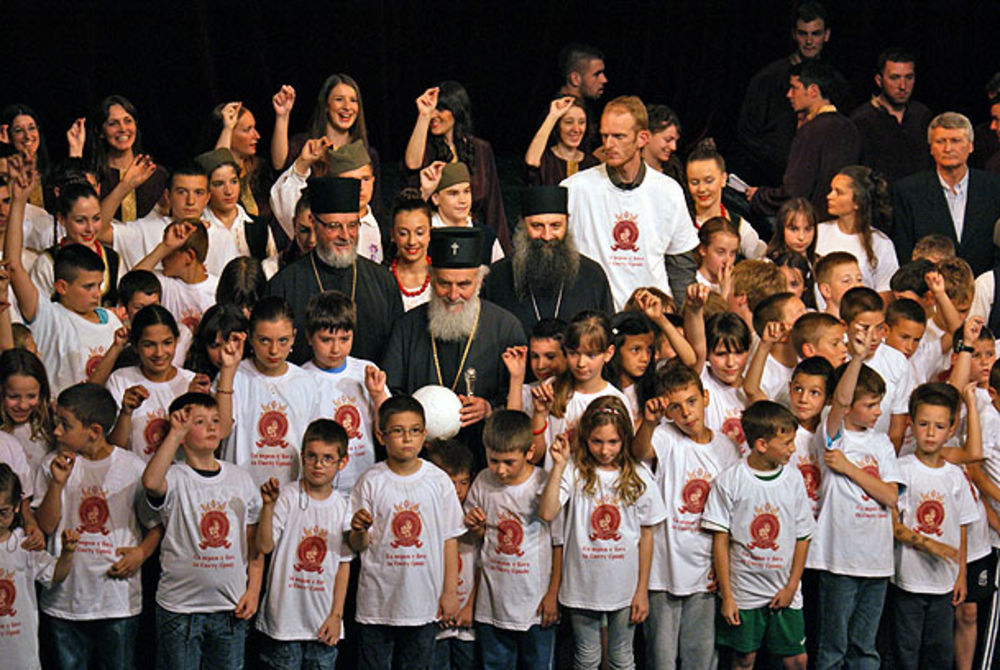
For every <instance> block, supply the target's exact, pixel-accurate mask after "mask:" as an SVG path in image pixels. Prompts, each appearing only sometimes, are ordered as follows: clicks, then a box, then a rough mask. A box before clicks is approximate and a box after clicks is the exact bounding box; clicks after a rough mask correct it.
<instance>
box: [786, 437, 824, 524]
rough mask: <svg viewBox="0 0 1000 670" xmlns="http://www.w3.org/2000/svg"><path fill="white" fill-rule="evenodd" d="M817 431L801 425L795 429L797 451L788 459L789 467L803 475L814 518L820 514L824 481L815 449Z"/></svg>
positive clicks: (803, 482)
mask: <svg viewBox="0 0 1000 670" xmlns="http://www.w3.org/2000/svg"><path fill="white" fill-rule="evenodd" d="M815 440H816V433H810V432H809V431H808V430H806V429H805V428H803V427H802V426H799V427H798V428H796V429H795V453H794V454H792V458H791V459H790V460H789V461H788V467H789V468H794V469H796V470H798V472H799V474H800V475H802V484H803V485H804V486H805V487H806V495H807V496H808V497H809V508H810V509H811V510H812V515H813V518H814V519H815V518H816V517H818V516H819V492H820V489H821V488H822V483H823V469H822V468H821V467H820V463H819V459H818V458H817V456H816V452H815V450H814V449H813V442H815Z"/></svg>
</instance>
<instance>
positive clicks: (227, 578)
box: [154, 461, 261, 614]
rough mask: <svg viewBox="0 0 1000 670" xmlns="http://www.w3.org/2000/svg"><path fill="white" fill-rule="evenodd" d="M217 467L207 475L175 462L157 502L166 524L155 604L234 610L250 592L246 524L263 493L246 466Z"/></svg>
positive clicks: (187, 610) (184, 610)
mask: <svg viewBox="0 0 1000 670" xmlns="http://www.w3.org/2000/svg"><path fill="white" fill-rule="evenodd" d="M219 467H220V470H219V472H218V473H215V474H214V475H213V476H210V477H206V476H204V475H202V474H199V473H197V472H195V471H194V470H193V469H192V468H191V467H190V466H189V465H187V464H186V463H175V464H173V465H171V466H170V469H169V470H167V494H166V496H165V498H164V500H163V503H162V504H161V505H160V506H158V507H155V506H154V509H155V510H156V511H157V512H159V515H160V519H161V520H162V522H163V524H164V526H165V531H164V534H163V542H162V543H161V544H160V567H161V569H162V573H161V574H160V585H159V588H158V589H157V590H156V603H157V604H158V605H159V606H160V607H162V608H163V609H165V610H167V611H168V612H174V613H176V614H200V613H208V612H225V611H231V610H234V609H236V605H237V603H239V600H240V598H242V597H243V594H244V593H245V592H246V590H247V560H248V547H247V526H251V525H254V524H256V523H257V517H258V516H259V515H260V505H261V502H260V491H259V490H258V489H257V486H256V485H255V484H254V482H253V479H252V478H251V477H250V473H249V472H247V471H246V470H245V469H244V468H241V467H239V466H238V465H233V464H232V463H225V462H222V461H219Z"/></svg>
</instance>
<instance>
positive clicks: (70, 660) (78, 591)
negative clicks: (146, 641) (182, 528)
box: [35, 384, 163, 668]
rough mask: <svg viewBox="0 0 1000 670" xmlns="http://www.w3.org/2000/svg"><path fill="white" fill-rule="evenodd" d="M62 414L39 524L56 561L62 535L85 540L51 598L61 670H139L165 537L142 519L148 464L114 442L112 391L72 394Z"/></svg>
mask: <svg viewBox="0 0 1000 670" xmlns="http://www.w3.org/2000/svg"><path fill="white" fill-rule="evenodd" d="M55 413H56V427H55V437H56V441H57V444H58V448H59V451H58V452H55V453H52V454H50V455H49V456H47V457H46V458H45V459H44V460H43V461H42V467H40V468H39V470H38V472H37V473H36V475H35V489H36V490H37V491H45V495H44V497H37V501H38V502H37V520H38V525H39V527H40V528H41V529H42V530H43V531H45V532H46V533H47V534H48V535H49V536H50V540H49V542H50V546H49V549H50V551H51V552H52V553H53V554H54V555H58V554H59V552H60V550H61V546H60V545H61V542H60V536H61V534H62V531H64V530H66V529H70V530H75V531H76V532H78V533H79V534H80V539H79V542H78V544H77V548H76V555H75V558H74V560H73V567H72V569H71V570H70V574H69V576H68V577H67V578H66V580H65V581H63V582H62V583H60V584H57V585H53V586H51V587H50V588H47V589H44V590H43V591H42V593H41V599H40V605H41V610H42V613H43V614H44V615H45V618H46V621H47V624H48V625H47V629H48V631H49V632H50V638H49V640H48V641H49V643H50V644H51V648H52V649H53V650H54V652H55V656H56V660H57V662H58V665H59V666H60V667H64V668H70V667H86V666H88V665H89V664H90V663H91V662H92V663H94V664H95V665H99V666H104V667H131V665H132V660H133V658H134V654H135V642H136V633H137V632H138V630H139V614H140V612H141V611H142V577H141V571H140V568H141V567H142V564H143V563H144V562H145V561H146V559H148V558H149V557H150V556H151V555H152V554H153V552H154V551H155V550H156V547H157V545H158V544H159V542H160V538H161V537H162V536H163V529H162V528H161V527H160V526H158V525H157V524H156V521H155V519H153V518H152V515H145V516H144V519H143V520H142V521H140V518H139V511H140V508H137V503H141V494H142V487H141V486H140V484H139V480H140V478H141V477H142V470H143V462H142V459H140V458H139V457H138V456H136V455H135V454H133V453H131V452H129V451H125V450H124V449H117V448H115V446H114V445H112V444H110V443H109V442H108V441H107V434H108V433H109V432H110V431H111V427H112V426H113V425H114V422H115V418H116V416H117V414H118V406H117V405H116V404H115V401H114V398H112V397H111V393H110V392H108V390H107V389H105V388H103V387H101V386H98V385H97V384H77V385H76V386H71V387H70V388H68V389H66V390H65V391H63V392H62V393H60V394H59V399H58V402H57V406H56V410H55ZM142 509H144V508H142ZM142 526H145V527H146V528H147V529H148V532H146V533H145V537H143V528H142Z"/></svg>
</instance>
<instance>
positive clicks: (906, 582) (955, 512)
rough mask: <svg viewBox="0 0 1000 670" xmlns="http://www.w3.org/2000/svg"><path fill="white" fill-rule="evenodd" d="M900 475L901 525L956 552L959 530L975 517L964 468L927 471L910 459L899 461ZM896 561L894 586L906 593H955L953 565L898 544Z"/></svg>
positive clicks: (948, 465) (955, 567) (945, 466)
mask: <svg viewBox="0 0 1000 670" xmlns="http://www.w3.org/2000/svg"><path fill="white" fill-rule="evenodd" d="M899 470H900V472H902V474H903V483H904V484H905V486H906V488H904V489H903V490H901V491H900V494H899V503H898V508H899V514H900V517H901V519H902V523H903V525H904V526H906V527H907V528H909V529H910V530H912V531H913V532H915V533H919V534H920V535H923V536H925V537H929V538H931V539H932V540H937V541H938V542H943V543H944V544H947V545H950V546H952V547H955V548H956V549H957V548H958V547H960V546H961V542H962V537H961V535H962V526H966V525H968V524H971V523H973V522H974V521H976V519H978V518H979V510H978V509H976V503H975V501H974V500H973V498H972V492H971V491H969V484H968V482H966V480H965V475H964V474H962V469H961V468H959V467H958V466H957V465H953V464H951V463H948V462H945V463H943V464H942V466H941V467H939V468H931V467H928V466H927V465H925V464H924V463H922V462H921V461H920V459H918V458H917V457H916V455H912V456H904V457H903V458H901V459H899ZM895 562H896V574H895V575H894V576H893V579H892V583H893V584H895V585H896V586H898V587H899V588H901V589H903V590H904V591H909V592H910V593H930V594H943V593H950V592H951V590H952V589H953V588H955V580H956V579H957V578H958V564H957V563H952V562H951V561H947V560H944V559H941V558H937V557H936V556H932V555H931V554H929V553H927V552H926V551H920V550H919V549H914V548H913V547H911V546H909V545H908V544H904V543H902V542H896V551H895Z"/></svg>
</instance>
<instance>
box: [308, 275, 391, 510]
mask: <svg viewBox="0 0 1000 670" xmlns="http://www.w3.org/2000/svg"><path fill="white" fill-rule="evenodd" d="M356 326H357V308H356V306H355V305H354V303H352V302H351V299H350V298H348V297H347V296H346V295H344V294H343V293H341V292H340V291H325V292H323V293H319V294H317V295H315V296H313V297H312V299H311V300H310V301H309V304H308V306H307V307H306V333H307V336H308V338H309V347H310V348H311V349H312V353H313V357H312V360H311V361H309V362H308V363H306V364H305V365H303V366H302V369H303V370H307V371H308V372H310V373H312V376H313V378H314V379H315V380H316V385H317V386H318V387H319V412H320V414H321V415H322V416H326V417H328V418H331V419H333V420H334V421H336V422H337V423H339V424H340V425H341V426H343V427H344V430H346V431H347V437H348V438H349V440H350V442H349V443H348V447H347V462H346V464H345V466H344V467H343V468H341V470H340V472H339V473H337V477H336V479H334V481H333V485H334V488H336V489H337V491H338V492H339V493H340V494H341V495H343V496H344V497H345V498H346V497H348V496H350V494H351V489H352V488H353V487H354V482H356V481H357V479H358V477H359V476H360V475H361V473H362V472H364V471H365V470H367V469H368V468H370V467H371V466H372V465H374V464H375V433H374V423H373V420H374V418H375V417H376V416H377V415H378V408H379V407H381V405H382V403H383V402H384V401H385V399H386V398H388V397H390V396H391V395H392V394H391V393H390V392H389V389H388V387H387V386H386V384H385V373H384V372H382V371H381V370H379V369H378V368H377V367H376V366H375V364H374V363H372V362H370V361H366V360H363V359H360V358H354V357H353V356H350V355H349V354H350V352H351V347H352V346H353V345H354V329H355V328H356Z"/></svg>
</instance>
